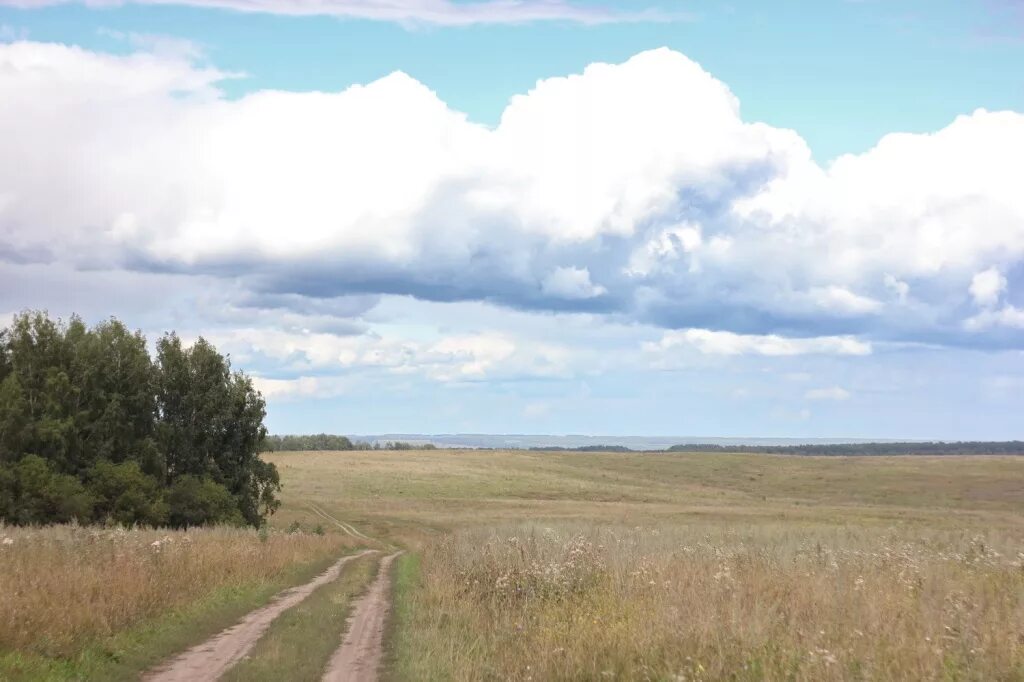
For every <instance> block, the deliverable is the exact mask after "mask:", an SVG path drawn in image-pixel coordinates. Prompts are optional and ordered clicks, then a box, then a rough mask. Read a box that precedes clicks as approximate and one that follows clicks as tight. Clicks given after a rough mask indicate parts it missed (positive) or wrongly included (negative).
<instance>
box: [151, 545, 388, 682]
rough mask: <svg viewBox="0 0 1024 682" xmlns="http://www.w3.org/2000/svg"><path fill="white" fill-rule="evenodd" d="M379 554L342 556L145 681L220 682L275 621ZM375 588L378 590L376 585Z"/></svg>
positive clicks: (371, 551)
mask: <svg viewBox="0 0 1024 682" xmlns="http://www.w3.org/2000/svg"><path fill="white" fill-rule="evenodd" d="M375 551H376V550H366V551H364V552H360V553H358V554H352V555H349V556H346V557H342V558H341V559H339V560H338V561H337V563H335V564H334V565H332V566H331V567H330V568H328V569H327V570H326V571H324V572H323V573H321V574H320V575H318V576H317V577H316V578H314V579H313V580H311V581H309V582H308V583H306V584H305V585H300V586H298V587H292V588H290V589H287V590H285V591H283V592H281V593H280V594H278V595H277V596H276V597H274V599H272V600H271V601H270V603H269V604H267V605H266V606H264V607H261V608H259V609H256V610H255V611H253V612H251V613H250V614H249V615H247V616H246V617H245V618H243V619H242V620H241V621H240V622H239V623H237V624H236V625H233V626H232V627H230V628H228V629H227V630H224V631H223V632H221V633H220V634H218V635H216V636H214V637H212V638H211V639H208V640H206V641H205V642H203V643H202V644H199V645H196V646H194V647H192V648H191V649H189V650H187V651H185V652H184V653H182V654H179V655H178V656H176V657H175V658H173V659H171V660H169V661H167V662H166V663H164V664H163V665H160V666H158V667H157V668H155V669H153V670H151V671H150V672H148V673H146V674H145V675H144V676H143V678H142V679H143V680H145V681H146V682H207V681H212V680H216V679H217V678H219V677H220V676H221V675H223V674H224V673H225V672H226V671H227V670H228V669H229V668H231V666H233V665H234V664H235V663H237V662H238V661H239V660H241V659H242V658H243V657H244V656H245V655H246V654H247V653H249V651H250V650H251V649H252V647H253V646H254V645H255V644H256V641H257V640H258V639H259V638H260V637H261V636H262V635H263V633H264V632H266V630H267V628H268V627H270V624H271V623H272V622H273V621H274V619H275V618H277V617H278V616H279V615H281V614H282V613H283V612H284V611H286V610H288V609H289V608H291V607H292V606H295V605H296V604H298V603H299V602H301V601H302V600H303V599H305V598H306V597H308V596H309V595H310V593H312V592H313V590H315V589H316V588H318V587H320V586H321V585H325V584H327V583H329V582H331V581H332V580H334V579H336V578H337V577H338V574H339V573H340V572H341V569H342V567H343V566H344V565H345V564H346V563H348V562H349V561H351V560H353V559H355V558H356V557H360V556H363V555H365V554H370V553H373V552H375ZM374 586H375V587H376V583H374ZM338 679H349V678H338ZM351 679H355V678H351ZM359 679H362V678H359Z"/></svg>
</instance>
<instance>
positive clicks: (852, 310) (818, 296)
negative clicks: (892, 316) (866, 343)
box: [809, 285, 882, 315]
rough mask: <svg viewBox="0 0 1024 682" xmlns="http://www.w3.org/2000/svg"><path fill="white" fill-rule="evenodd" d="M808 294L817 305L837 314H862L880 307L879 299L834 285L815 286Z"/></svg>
mask: <svg viewBox="0 0 1024 682" xmlns="http://www.w3.org/2000/svg"><path fill="white" fill-rule="evenodd" d="M809 295H810V299H811V300H812V301H814V303H815V304H816V305H817V306H818V307H820V308H821V309H823V310H824V311H827V312H831V313H834V314H837V315H864V314H867V313H873V312H876V311H878V310H879V309H880V308H881V307H882V303H881V302H880V301H876V300H874V299H871V298H868V297H866V296H861V295H859V294H855V293H854V292H852V291H850V290H849V289H845V288H843V287H840V286H835V285H833V286H828V287H816V288H814V289H811V290H810V292H809Z"/></svg>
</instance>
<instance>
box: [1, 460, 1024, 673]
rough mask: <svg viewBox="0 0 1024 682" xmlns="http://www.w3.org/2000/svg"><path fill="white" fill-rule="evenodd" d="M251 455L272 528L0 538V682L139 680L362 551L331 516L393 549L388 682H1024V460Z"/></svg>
mask: <svg viewBox="0 0 1024 682" xmlns="http://www.w3.org/2000/svg"><path fill="white" fill-rule="evenodd" d="M267 457H268V459H270V460H272V461H274V462H275V463H276V464H277V465H278V467H279V469H280V471H281V474H282V479H283V482H284V490H283V506H282V509H281V510H280V512H279V513H278V514H276V515H275V516H274V517H273V518H272V520H271V526H272V527H271V530H270V532H269V533H265V534H260V533H257V532H255V531H251V530H231V529H210V530H202V531H189V532H188V533H179V532H156V531H141V530H132V531H123V530H111V529H98V528H79V527H71V526H65V527H56V528H48V529H31V528H30V529H15V528H6V527H0V594H2V595H3V597H4V598H3V599H0V679H8V678H9V679H15V680H20V679H33V680H34V679H55V680H62V679H104V680H107V679H131V678H133V676H135V675H137V673H138V671H140V670H142V669H144V668H145V667H147V666H149V665H152V664H153V663H154V662H155V661H156V660H158V659H160V658H162V657H164V656H166V655H168V654H171V653H174V652H176V651H180V650H182V649H184V648H186V647H187V646H190V645H192V644H194V643H196V642H198V641H201V640H202V639H204V638H205V636H207V635H209V634H212V633H213V632H217V631H219V630H220V629H222V628H224V627H227V626H229V625H231V624H232V623H234V622H235V621H237V620H238V618H239V617H240V616H241V615H243V614H244V613H246V612H247V611H248V610H250V609H252V608H255V607H257V606H259V605H261V604H263V603H265V602H266V600H267V599H269V598H270V597H271V596H272V595H273V594H274V593H275V592H276V591H278V590H280V589H281V588H282V587H285V586H287V585H290V584H296V583H299V582H303V581H304V580H305V579H308V578H309V577H312V575H313V574H315V573H316V572H317V571H318V570H319V569H321V568H323V567H325V566H326V565H327V564H328V563H330V562H331V561H333V560H334V559H336V558H337V556H338V555H339V554H341V553H343V552H345V551H347V550H348V549H350V548H353V547H355V546H361V545H367V544H368V541H367V540H365V539H363V538H359V537H354V536H353V535H351V534H348V533H346V531H345V530H344V529H342V528H341V527H340V524H338V523H335V522H334V520H333V519H337V520H339V521H341V522H345V523H348V524H352V525H354V526H355V528H356V529H358V531H362V532H364V533H367V534H368V535H371V536H374V537H377V538H380V539H381V540H383V541H385V542H393V543H397V544H400V545H402V546H403V547H404V548H406V549H407V550H408V551H407V552H406V554H405V555H404V556H403V557H401V559H400V560H399V561H398V562H397V565H396V567H395V571H394V575H395V578H396V579H395V586H394V599H395V604H394V606H395V609H394V617H393V619H392V621H391V623H390V624H389V627H388V631H389V644H388V652H387V671H386V673H387V677H388V678H390V679H394V680H422V679H430V680H469V679H474V680H476V679H481V680H523V681H526V680H583V679H585V680H605V679H608V680H672V681H675V682H678V681H680V680H721V679H728V680H761V679H768V680H808V681H809V680H873V679H891V680H920V679H925V680H1024V458H1010V457H936V458H925V457H893V458H889V457H857V458H840V457H834V458H816V457H774V456H767V455H729V454H713V455H708V454H688V453H672V454H621V453H615V454H611V453H607V454H605V453H564V452H562V453H539V452H468V451H455V452H445V451H422V452H419V451H391V452H383V451H377V452H340V453H276V454H274V455H268V456H267ZM332 517H333V519H332ZM296 523H298V524H300V525H301V527H303V528H305V529H306V530H307V531H308V530H309V529H312V528H314V527H315V526H317V525H322V526H323V527H324V528H325V529H327V533H326V534H325V535H318V534H314V533H309V532H306V533H293V534H290V533H287V532H285V531H286V529H287V528H289V527H291V526H293V524H296ZM369 544H372V543H369ZM357 578H358V580H356V579H357ZM363 578H365V576H362V577H360V576H359V575H357V574H356V573H352V574H351V575H349V576H348V577H347V578H346V577H344V576H343V579H341V580H340V581H339V582H338V583H337V585H335V586H334V587H332V588H331V589H332V590H340V591H341V592H343V593H344V595H347V596H344V599H342V601H345V600H346V599H349V598H350V597H351V594H354V592H353V590H355V589H356V587H355V586H356V583H359V584H361V581H362V582H365V581H363V580H362V579H363ZM353 580H355V582H352V581H353ZM350 583H351V584H350ZM341 592H339V594H341ZM350 593H351V594H350ZM318 594H320V597H318V598H317V599H313V601H310V602H309V603H308V604H306V605H305V607H304V608H303V609H297V610H295V611H294V612H289V614H286V616H287V617H284V620H282V621H281V623H280V624H278V626H277V627H276V629H274V630H272V634H271V635H270V636H268V638H267V639H266V641H264V642H263V643H262V644H260V645H258V646H257V649H256V651H258V652H263V653H262V654H260V657H261V660H262V659H263V658H266V660H265V661H263V662H262V663H260V664H259V665H261V666H263V667H262V668H260V669H261V670H262V669H263V668H265V669H266V671H270V672H268V675H269V676H271V677H273V676H274V675H275V674H276V673H274V672H273V671H279V670H291V669H293V668H294V666H295V665H297V662H298V661H299V659H300V658H301V657H302V656H303V655H305V654H303V650H304V649H303V647H304V643H306V642H307V641H308V640H309V636H307V635H306V634H302V633H306V632H311V633H312V632H318V630H317V627H316V625H317V621H318V620H322V618H323V617H324V616H321V615H317V614H322V613H340V611H339V610H338V609H339V608H342V607H341V606H339V605H340V604H342V601H339V602H337V603H335V602H334V601H332V600H333V599H334V597H332V596H331V595H333V594H334V592H331V591H330V590H323V591H321V592H320V593H318ZM339 598H340V597H339ZM311 614H312V615H311ZM337 627H339V623H337V622H335V623H333V624H332V625H331V628H328V629H325V630H324V632H323V633H320V634H324V633H327V634H328V635H330V636H329V637H328V636H325V637H324V640H323V641H324V642H325V643H324V645H323V646H324V651H328V650H329V648H330V647H329V646H328V645H329V644H332V643H333V640H336V639H337V638H338V632H339V631H338V630H337ZM273 633H276V634H273ZM297 633H298V634H297ZM310 636H312V635H310ZM275 638H276V639H275ZM264 664H265V665H264ZM252 665H253V666H256V665H257V662H255V659H254V662H253V663H252ZM257 667H259V666H257ZM314 668H316V666H313V667H310V670H313V673H311V674H313V676H314V677H315V674H316V670H314ZM253 669H254V670H255V668H253ZM294 669H296V670H297V669H298V668H294ZM318 669H319V668H317V670H318ZM239 674H241V672H240V673H239Z"/></svg>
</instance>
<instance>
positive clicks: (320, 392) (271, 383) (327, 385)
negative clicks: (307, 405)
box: [252, 376, 346, 401]
mask: <svg viewBox="0 0 1024 682" xmlns="http://www.w3.org/2000/svg"><path fill="white" fill-rule="evenodd" d="M252 383H253V385H254V386H255V387H256V390H258V391H259V392H260V393H262V394H263V397H264V398H266V399H267V400H268V401H280V400H289V399H300V398H329V397H332V396H336V395H341V394H343V393H345V391H346V383H345V380H344V379H343V378H340V377H315V376H303V377H298V378H296V379H267V378H263V377H253V378H252Z"/></svg>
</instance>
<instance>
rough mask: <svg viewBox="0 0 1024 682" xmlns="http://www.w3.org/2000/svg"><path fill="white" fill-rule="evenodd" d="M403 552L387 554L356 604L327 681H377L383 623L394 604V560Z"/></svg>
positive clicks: (333, 659) (325, 679) (325, 675)
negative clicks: (392, 580)
mask: <svg viewBox="0 0 1024 682" xmlns="http://www.w3.org/2000/svg"><path fill="white" fill-rule="evenodd" d="M400 553H401V552H396V553H395V554H392V555H390V556H387V557H384V559H382V560H381V562H380V568H378V569H377V577H376V579H375V580H374V581H373V584H372V585H371V586H370V589H369V590H367V592H366V594H365V595H363V596H362V597H361V598H360V599H359V601H358V602H357V603H356V604H355V607H354V608H353V611H352V617H351V618H350V619H349V624H348V632H347V633H346V634H345V639H344V640H343V641H342V643H341V646H340V647H338V650H337V651H335V652H334V656H332V657H331V661H330V663H328V664H327V672H326V673H325V674H324V678H323V679H324V682H375V681H376V679H377V672H378V669H379V668H380V662H381V657H382V652H383V643H384V623H385V621H386V620H387V615H388V610H389V609H390V606H391V601H390V594H389V593H390V591H391V570H390V569H391V562H392V561H394V559H395V557H397V556H398V555H399V554H400Z"/></svg>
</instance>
